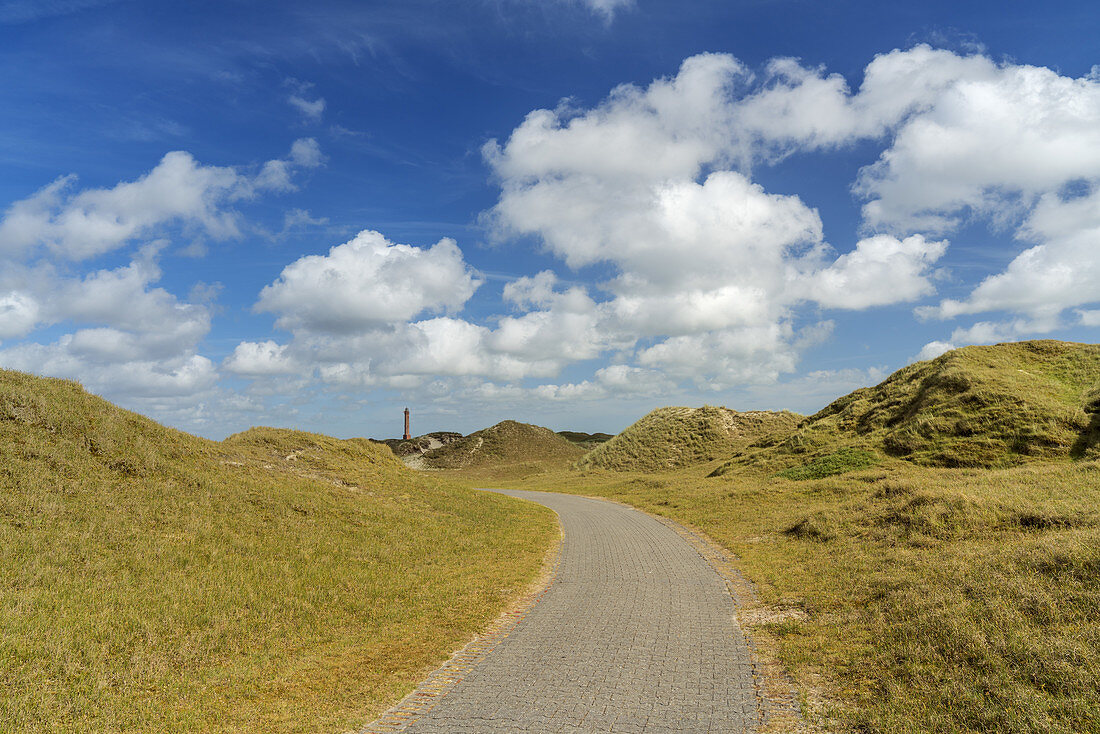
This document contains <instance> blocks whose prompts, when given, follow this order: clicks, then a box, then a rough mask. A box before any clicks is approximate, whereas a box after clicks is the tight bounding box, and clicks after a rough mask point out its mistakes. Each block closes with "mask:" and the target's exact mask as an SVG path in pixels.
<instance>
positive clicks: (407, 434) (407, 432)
mask: <svg viewBox="0 0 1100 734" xmlns="http://www.w3.org/2000/svg"><path fill="white" fill-rule="evenodd" d="M404 438H405V440H406V441H408V440H409V439H410V438H412V436H410V435H409V408H408V406H406V407H405V436H404Z"/></svg>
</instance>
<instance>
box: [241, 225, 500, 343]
mask: <svg viewBox="0 0 1100 734" xmlns="http://www.w3.org/2000/svg"><path fill="white" fill-rule="evenodd" d="M480 285H481V281H480V280H479V279H478V278H477V277H476V276H475V274H474V272H473V271H472V270H471V269H470V268H469V267H468V266H467V265H466V262H465V260H464V259H463V257H462V252H461V251H460V250H459V249H458V246H457V245H456V244H455V242H454V240H450V239H443V240H440V241H439V242H438V243H436V244H435V245H433V246H432V247H431V248H429V249H421V248H418V247H412V246H409V245H400V244H394V243H392V242H390V241H389V240H387V239H386V238H385V237H384V236H382V235H381V234H380V233H378V232H373V231H369V230H366V231H363V232H360V233H359V234H358V235H357V236H356V237H355V238H354V239H352V240H351V241H349V242H347V243H345V244H342V245H337V246H335V247H333V248H331V249H330V250H329V252H328V254H327V255H307V256H305V257H303V258H300V259H299V260H297V261H295V262H293V263H291V264H290V265H288V266H287V267H286V268H284V269H283V272H282V274H281V275H280V276H279V278H278V280H276V281H275V282H274V283H272V284H271V285H269V286H267V287H265V288H264V289H263V291H262V292H261V293H260V299H259V301H258V302H257V304H256V310H258V311H268V312H273V313H277V314H279V319H278V325H279V326H280V327H281V328H286V329H292V330H304V331H308V332H319V333H351V332H355V331H361V330H364V329H370V328H373V327H377V326H380V325H384V324H396V323H401V322H406V321H409V320H410V319H412V318H413V317H415V316H417V315H418V314H420V313H423V312H425V311H429V312H439V311H454V310H456V309H459V308H461V307H462V306H463V305H464V304H465V303H466V301H468V300H469V299H470V296H472V295H473V293H474V291H475V290H476V289H477V288H478V286H480Z"/></svg>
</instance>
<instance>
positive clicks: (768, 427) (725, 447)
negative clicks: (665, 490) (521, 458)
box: [580, 405, 802, 471]
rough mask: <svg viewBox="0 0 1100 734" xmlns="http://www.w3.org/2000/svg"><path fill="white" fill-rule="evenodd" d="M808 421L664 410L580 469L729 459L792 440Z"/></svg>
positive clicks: (786, 415)
mask: <svg viewBox="0 0 1100 734" xmlns="http://www.w3.org/2000/svg"><path fill="white" fill-rule="evenodd" d="M801 417H802V416H799V415H797V414H795V413H790V412H787V411H781V412H771V411H762V410H754V411H747V412H743V413H742V412H738V411H736V410H730V409H728V408H719V407H714V406H709V405H707V406H704V407H702V408H682V407H674V408H658V409H657V410H654V411H651V412H650V413H647V414H646V415H645V416H643V417H642V418H641V419H640V420H638V421H637V422H635V423H633V424H631V425H630V426H628V427H627V428H626V430H624V431H623V432H622V433H620V434H618V435H617V436H615V437H613V438H611V439H610V440H609V441H607V442H606V443H603V444H601V445H599V446H597V447H596V448H594V449H593V450H592V451H590V452H589V453H588V454H587V455H585V457H584V458H583V459H581V462H580V465H581V466H582V467H584V468H599V469H610V470H613V471H659V470H667V469H675V468H677V467H683V466H690V465H692V464H700V463H703V462H707V461H711V460H713V459H717V458H722V457H728V456H729V455H730V454H732V453H734V452H735V451H737V450H738V449H740V448H742V447H744V446H746V445H747V444H749V443H750V442H752V441H754V440H759V439H761V438H763V437H765V436H772V435H776V434H778V435H781V436H783V435H786V434H788V433H789V432H790V431H791V430H792V429H793V428H794V426H795V425H796V424H797V423H798V420H799V419H800V418H801Z"/></svg>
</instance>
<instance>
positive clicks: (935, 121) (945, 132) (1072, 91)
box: [857, 60, 1100, 231]
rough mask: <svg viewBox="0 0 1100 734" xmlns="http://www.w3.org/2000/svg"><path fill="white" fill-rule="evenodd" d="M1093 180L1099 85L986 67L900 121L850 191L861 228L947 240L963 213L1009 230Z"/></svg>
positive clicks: (1099, 156)
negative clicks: (1049, 200) (1041, 202)
mask: <svg viewBox="0 0 1100 734" xmlns="http://www.w3.org/2000/svg"><path fill="white" fill-rule="evenodd" d="M1098 174H1100V81H1097V80H1092V79H1089V78H1082V79H1071V78H1068V77H1063V76H1060V75H1059V74H1058V73H1057V72H1055V71H1052V70H1051V69H1047V68H1045V67H1034V66H1021V65H1013V64H1005V65H1002V66H999V67H998V66H994V65H993V64H992V63H991V62H988V61H987V60H984V63H983V64H981V65H979V66H978V67H977V68H974V67H971V68H966V69H962V68H960V70H959V76H958V77H957V78H956V79H955V80H954V82H953V83H952V84H951V85H950V86H949V87H947V88H946V89H944V91H943V92H942V94H941V95H939V97H938V98H937V99H936V100H935V101H934V103H932V104H931V105H930V106H929V107H928V109H927V110H925V111H922V112H921V113H919V114H916V115H913V116H911V117H910V118H909V119H907V120H906V121H905V123H904V124H903V125H902V126H901V127H900V129H899V130H898V131H897V134H896V136H895V137H894V140H893V141H892V144H891V146H890V147H889V148H888V149H887V150H886V151H885V152H884V153H883V154H882V156H881V157H880V158H879V161H878V162H877V163H876V164H875V165H873V166H870V167H868V168H867V169H865V170H864V171H863V172H862V173H861V175H860V179H859V183H858V186H857V191H858V192H859V193H861V194H862V195H864V196H866V197H868V198H870V199H871V201H870V202H868V204H867V205H866V206H865V207H864V217H865V219H866V221H867V224H868V226H871V227H879V226H887V227H891V228H895V229H904V230H909V231H912V230H914V229H924V230H933V231H946V230H948V229H951V228H952V227H954V226H956V225H957V224H958V223H959V221H960V218H961V217H962V216H963V215H964V214H965V213H966V212H967V211H971V212H974V213H976V214H978V215H982V216H990V217H993V218H994V219H995V220H998V219H999V220H1001V221H1007V220H1010V219H1011V218H1013V217H1014V216H1015V215H1017V214H1018V213H1020V212H1022V211H1026V210H1027V209H1028V208H1029V207H1030V205H1031V203H1032V202H1034V201H1035V200H1036V199H1037V198H1038V197H1039V196H1040V195H1042V194H1044V193H1048V192H1052V191H1056V190H1057V189H1059V188H1060V187H1061V186H1063V185H1064V184H1066V183H1069V182H1072V181H1074V180H1077V179H1093V178H1095V177H1096V176H1097V175H1098Z"/></svg>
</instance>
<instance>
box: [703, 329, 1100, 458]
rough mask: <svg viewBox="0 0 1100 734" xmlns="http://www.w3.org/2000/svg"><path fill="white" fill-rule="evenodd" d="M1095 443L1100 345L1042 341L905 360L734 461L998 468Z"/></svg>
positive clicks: (1077, 452)
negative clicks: (866, 460) (854, 460)
mask: <svg viewBox="0 0 1100 734" xmlns="http://www.w3.org/2000/svg"><path fill="white" fill-rule="evenodd" d="M1098 443H1100V345H1095V344H1075V343H1070V342H1059V341H1052V340H1044V341H1031V342H1017V343H1010V344H997V345H994V346H988V347H965V348H963V349H956V350H953V351H951V352H948V353H946V354H944V355H942V356H940V357H938V358H936V359H933V360H930V361H926V362H918V363H916V364H913V365H910V366H908V367H905V368H903V369H901V370H898V371H897V372H895V373H894V374H892V375H890V377H888V378H887V379H886V380H884V381H883V382H882V383H880V384H879V385H876V386H874V387H867V388H863V389H860V390H856V391H855V392H853V393H851V394H849V395H846V396H844V397H842V398H840V399H838V400H836V401H835V402H833V403H832V404H831V405H829V406H827V407H826V408H824V409H823V410H821V411H820V412H818V413H816V414H814V415H812V416H810V417H809V418H807V419H806V420H805V421H804V422H803V423H802V424H801V425H800V426H799V427H798V429H797V430H796V431H794V432H793V433H792V434H791V435H789V436H788V437H787V438H786V439H785V440H783V441H779V442H771V443H770V444H767V445H765V444H759V443H758V444H757V446H755V447H752V448H750V449H749V450H747V451H745V452H744V457H740V460H748V461H751V462H754V463H763V464H765V465H769V464H770V465H774V466H779V465H782V464H784V463H786V464H790V463H792V462H795V463H799V462H803V461H805V460H807V459H813V458H820V457H823V456H826V455H828V454H833V453H835V452H837V451H838V450H842V449H849V454H850V455H852V456H859V455H860V454H859V452H860V451H868V450H870V451H873V452H876V453H880V454H884V455H887V456H894V457H899V458H903V459H905V460H907V461H910V462H912V463H915V464H920V465H925V466H944V467H968V466H969V467H1006V466H1013V465H1015V464H1020V463H1022V462H1026V461H1028V460H1032V459H1043V458H1046V459H1067V458H1085V457H1096V456H1097V455H1098ZM753 448H755V449H759V450H756V451H753V450H752V449H753ZM721 471H722V470H721V469H719V473H721Z"/></svg>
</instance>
